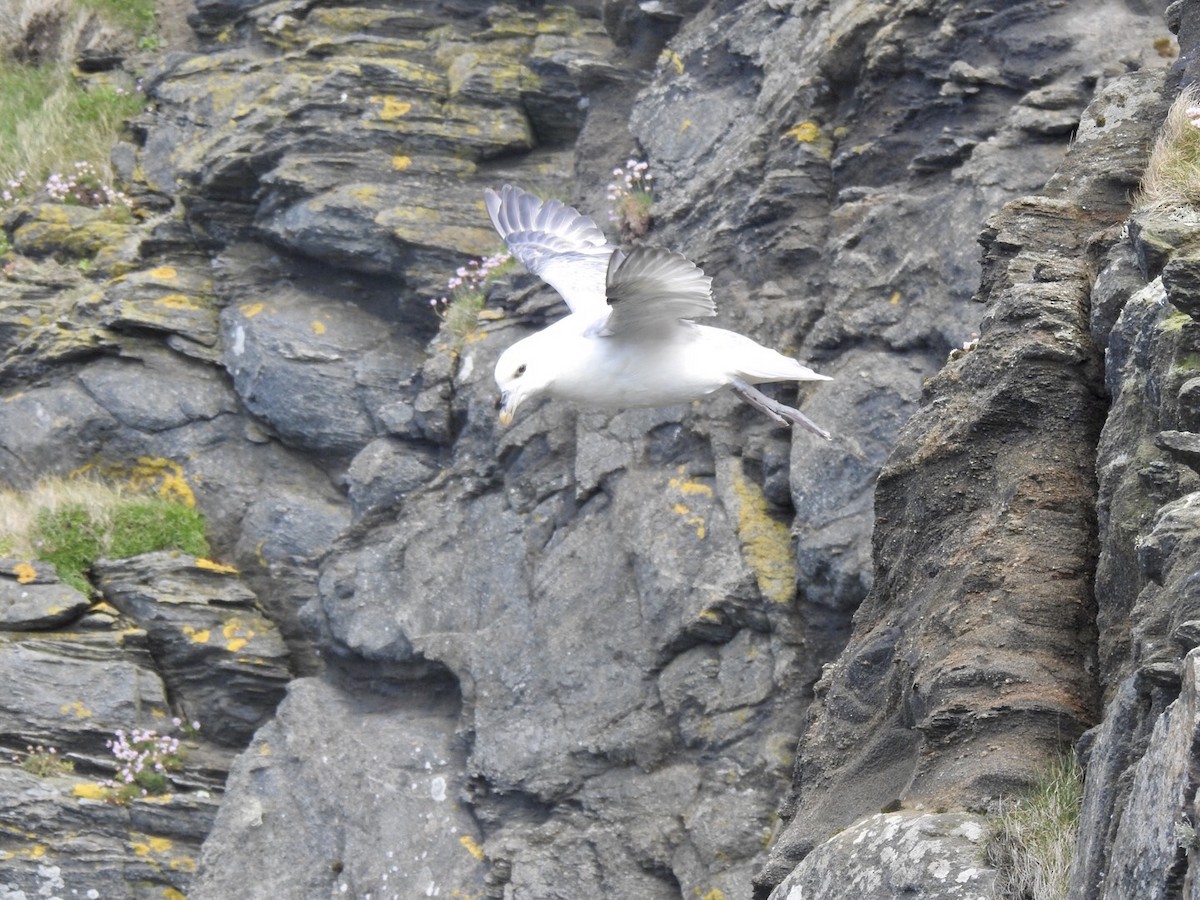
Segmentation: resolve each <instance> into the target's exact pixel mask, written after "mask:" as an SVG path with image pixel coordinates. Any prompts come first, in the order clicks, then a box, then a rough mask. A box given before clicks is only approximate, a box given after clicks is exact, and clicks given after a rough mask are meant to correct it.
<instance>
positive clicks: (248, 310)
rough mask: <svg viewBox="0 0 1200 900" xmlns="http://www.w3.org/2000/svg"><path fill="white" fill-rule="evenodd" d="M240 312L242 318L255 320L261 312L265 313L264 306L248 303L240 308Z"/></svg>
mask: <svg viewBox="0 0 1200 900" xmlns="http://www.w3.org/2000/svg"><path fill="white" fill-rule="evenodd" d="M239 310H240V312H241V314H242V316H244V317H245V318H247V319H253V318H254V317H255V316H257V315H258V314H259V313H260V312H262V311H263V304H261V303H247V304H246V305H245V306H242V307H239Z"/></svg>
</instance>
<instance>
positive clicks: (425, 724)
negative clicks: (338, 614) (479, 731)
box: [188, 679, 487, 900]
mask: <svg viewBox="0 0 1200 900" xmlns="http://www.w3.org/2000/svg"><path fill="white" fill-rule="evenodd" d="M355 693H356V692H353V691H349V690H343V689H339V688H335V687H334V686H333V685H331V684H329V683H326V682H323V681H320V680H315V679H300V680H297V681H295V682H293V683H292V684H291V686H290V687H289V690H288V697H287V699H286V700H285V701H284V703H283V704H282V705H281V706H280V709H279V713H278V715H277V716H276V718H275V719H274V720H273V721H272V722H271V723H269V724H268V725H266V726H264V727H263V728H262V729H260V730H259V732H258V734H257V735H256V736H255V738H254V741H253V742H252V743H251V745H250V747H249V749H248V750H247V751H246V753H244V754H243V755H242V756H241V757H240V759H239V761H238V763H237V765H236V767H235V768H234V770H233V772H232V773H231V774H230V781H229V793H228V796H227V801H226V802H225V803H223V804H222V805H221V808H220V811H219V812H218V818H217V823H216V827H215V829H214V831H213V836H212V838H210V839H209V841H208V842H207V843H206V844H205V847H204V853H203V856H202V857H201V860H200V868H199V872H198V873H197V876H196V880H195V882H193V884H192V888H191V890H190V891H189V892H188V896H189V897H193V898H199V900H203V898H224V897H229V896H235V895H236V896H239V897H246V898H253V897H262V898H268V897H272V898H274V897H313V896H324V895H329V896H336V895H338V894H339V893H344V894H347V895H348V896H353V897H365V896H367V895H371V896H385V897H386V896H392V895H393V894H398V895H400V896H408V895H419V894H422V893H428V894H430V895H436V894H441V895H442V896H450V895H451V894H452V893H453V891H455V890H458V891H460V892H463V893H468V894H470V893H474V894H478V893H480V892H481V890H482V888H483V886H484V878H485V876H486V873H487V866H486V864H485V861H484V851H483V849H482V836H481V835H480V832H479V829H478V826H477V824H476V822H475V820H474V819H473V817H472V816H471V814H470V812H469V809H468V807H467V805H466V803H465V802H464V798H465V794H464V792H465V791H466V789H467V783H466V781H465V780H464V778H463V772H464V765H463V764H464V750H463V747H462V744H461V743H460V741H459V739H458V738H457V736H456V734H455V720H456V715H455V711H456V710H455V707H456V704H457V702H458V698H457V696H456V695H455V694H454V692H453V691H452V690H450V691H447V690H446V689H445V687H444V686H443V687H441V688H439V687H438V686H437V685H425V686H422V689H421V690H416V691H405V692H397V693H396V694H394V695H392V696H390V697H385V696H381V695H379V694H378V693H376V692H373V691H366V692H363V693H362V696H361V697H357V698H356V697H355ZM313 722H320V723H322V724H321V728H320V729H319V731H314V730H313V729H312V727H311V725H312V723H313ZM347 781H349V782H351V783H353V784H354V785H355V791H354V793H355V796H356V800H355V804H354V809H353V810H349V809H346V808H344V807H343V806H342V798H343V791H344V789H345V786H346V783H347ZM246 853H249V854H252V855H253V857H254V858H255V859H257V860H259V862H258V864H257V865H256V869H257V871H256V872H255V876H254V878H253V879H251V880H249V881H248V880H247V879H246V876H245V872H244V871H241V869H240V867H239V866H238V865H233V864H231V863H232V861H233V860H236V859H240V858H242V855H243V854H246Z"/></svg>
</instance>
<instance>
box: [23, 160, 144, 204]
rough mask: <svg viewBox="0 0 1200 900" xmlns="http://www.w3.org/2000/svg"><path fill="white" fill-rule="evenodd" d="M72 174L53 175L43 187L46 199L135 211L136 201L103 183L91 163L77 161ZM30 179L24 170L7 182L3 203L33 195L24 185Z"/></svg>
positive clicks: (59, 173) (54, 173) (53, 173)
mask: <svg viewBox="0 0 1200 900" xmlns="http://www.w3.org/2000/svg"><path fill="white" fill-rule="evenodd" d="M72 168H73V171H71V172H69V173H68V174H66V175H64V174H62V173H61V172H52V173H51V174H50V177H49V178H47V179H46V183H45V184H44V185H42V190H43V191H45V193H46V196H47V197H49V198H50V199H51V200H53V201H55V202H56V203H73V204H77V205H79V206H92V207H97V206H124V207H126V208H132V206H133V201H132V200H130V199H129V197H128V196H126V195H125V194H124V193H122V192H121V191H118V190H117V189H116V188H114V187H112V186H111V185H108V184H105V183H104V181H103V180H101V178H100V175H99V173H98V172H97V171H96V167H95V166H93V165H92V164H91V163H90V162H77V163H75V165H74V166H73V167H72ZM27 177H28V176H27V175H26V174H25V172H24V171H21V172H18V173H17V174H16V175H15V176H14V177H12V178H10V179H8V181H7V182H5V184H4V188H3V190H0V204H8V203H12V202H14V201H16V200H19V199H20V198H21V197H24V196H26V195H27V194H29V193H30V190H29V188H28V187H27V186H26V184H25V179H26V178H27Z"/></svg>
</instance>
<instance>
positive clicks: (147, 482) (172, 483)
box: [129, 456, 196, 509]
mask: <svg viewBox="0 0 1200 900" xmlns="http://www.w3.org/2000/svg"><path fill="white" fill-rule="evenodd" d="M155 483H157V484H158V496H159V497H161V498H162V499H163V500H174V501H175V502H176V503H182V504H183V505H184V506H186V507H188V508H189V509H191V508H194V507H195V505H196V495H195V494H193V493H192V488H191V486H190V485H189V484H188V483H187V479H186V478H185V477H184V474H183V466H181V465H180V464H179V463H177V462H175V461H174V460H170V459H163V458H162V457H161V456H139V457H138V458H137V465H135V466H134V467H133V469H132V471H131V472H130V474H129V485H130V487H132V488H134V489H135V490H141V489H144V488H148V487H152V486H153V485H154V484H155Z"/></svg>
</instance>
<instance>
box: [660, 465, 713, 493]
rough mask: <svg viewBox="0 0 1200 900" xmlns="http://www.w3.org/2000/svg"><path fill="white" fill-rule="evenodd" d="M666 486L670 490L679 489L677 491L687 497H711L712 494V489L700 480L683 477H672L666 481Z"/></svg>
mask: <svg viewBox="0 0 1200 900" xmlns="http://www.w3.org/2000/svg"><path fill="white" fill-rule="evenodd" d="M681 474H682V471H681ZM667 486H668V487H670V488H671V489H672V490H675V491H679V493H681V494H683V495H684V496H689V497H696V496H699V497H711V496H712V495H713V489H712V488H711V487H709V486H708V485H707V484H704V483H703V482H701V481H692V480H690V479H685V478H672V479H671V480H670V481H668V482H667Z"/></svg>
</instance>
